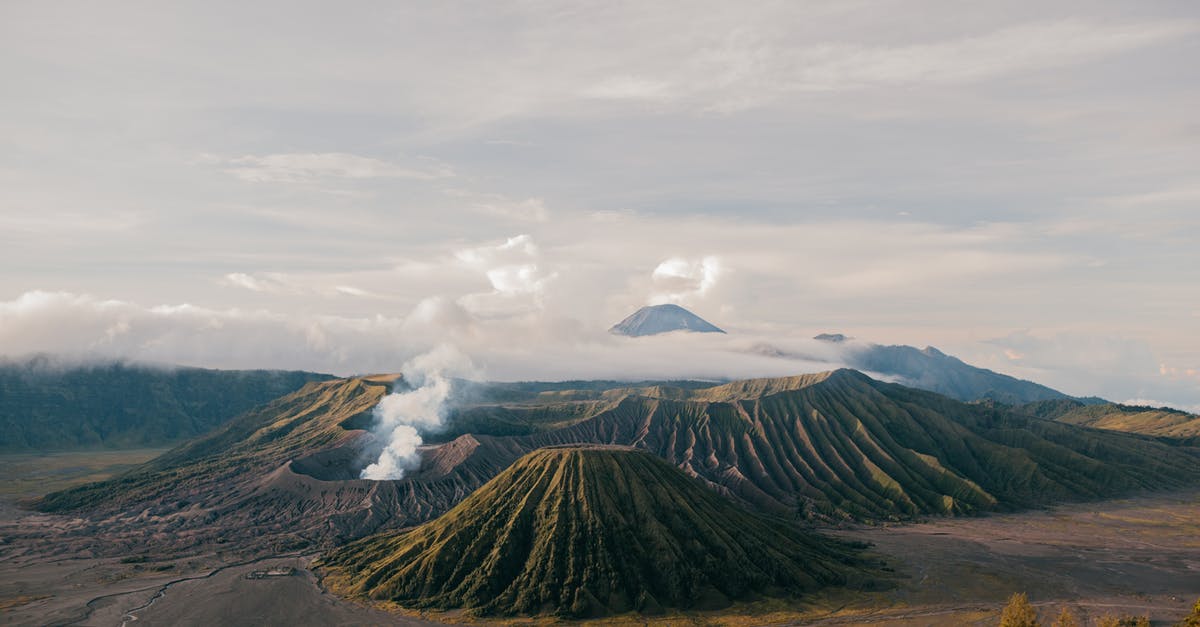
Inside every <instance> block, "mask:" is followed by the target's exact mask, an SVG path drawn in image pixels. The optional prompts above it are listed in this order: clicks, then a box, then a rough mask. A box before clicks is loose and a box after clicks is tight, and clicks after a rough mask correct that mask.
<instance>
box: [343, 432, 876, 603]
mask: <svg viewBox="0 0 1200 627" xmlns="http://www.w3.org/2000/svg"><path fill="white" fill-rule="evenodd" d="M857 562H858V560H857V558H856V557H855V550H854V549H853V548H852V547H850V546H848V545H846V544H845V543H842V542H839V541H835V540H831V539H827V538H824V537H822V536H818V535H815V534H813V533H810V532H806V531H802V530H799V529H797V528H795V527H792V526H790V525H788V524H785V523H782V522H779V521H777V520H774V519H771V518H766V517H763V516H760V515H757V514H752V513H749V512H747V511H745V510H743V509H742V508H740V507H738V506H737V505H735V504H734V503H732V502H730V501H728V500H726V499H724V498H722V497H720V496H718V495H716V494H715V493H713V492H712V491H710V490H707V489H705V488H704V486H703V484H701V483H700V482H698V481H696V480H695V479H692V478H690V477H688V476H686V475H684V474H683V473H682V472H680V470H679V469H678V468H675V467H673V466H671V465H670V464H667V463H666V462H664V461H662V460H661V459H659V458H657V457H655V456H652V455H649V454H646V453H644V452H640V451H635V450H632V449H613V448H594V447H585V448H580V447H570V448H547V449H542V450H539V451H536V452H534V453H530V454H529V455H526V456H525V457H523V458H521V459H520V460H518V461H517V462H516V463H515V464H513V465H512V467H511V468H509V469H508V470H506V471H504V472H503V473H501V474H500V475H499V476H497V477H495V478H494V479H492V480H491V481H490V482H488V483H487V484H486V485H484V486H483V487H482V488H480V489H479V490H477V491H475V493H474V494H472V495H471V496H470V497H468V498H467V499H466V500H465V501H463V502H462V503H460V504H459V505H458V506H456V507H455V508H453V509H452V510H450V511H449V512H448V513H446V514H445V515H444V516H442V517H441V518H438V519H437V520H435V521H433V522H430V523H427V524H426V525H424V526H422V527H419V528H417V529H415V530H411V531H404V532H390V533H385V534H381V535H377V536H371V537H368V538H366V539H363V540H360V541H358V542H355V543H353V544H350V545H348V546H346V547H344V548H342V549H338V550H336V551H334V552H332V553H331V554H329V555H328V556H327V557H325V558H324V560H323V562H322V564H321V566H322V568H324V569H325V571H326V572H327V573H329V576H328V577H327V579H326V581H327V583H328V584H330V585H331V586H333V587H334V589H336V590H338V591H340V592H342V593H345V594H353V595H361V596H365V597H368V598H371V599H375V600H381V601H382V600H386V601H395V602H397V603H400V604H401V605H404V606H408V607H415V608H438V609H450V608H468V609H471V610H474V611H475V612H477V613H479V614H484V615H492V614H500V615H511V614H543V613H546V614H556V615H560V616H570V617H584V616H599V615H606V614H612V613H623V612H628V611H637V612H641V613H650V614H653V613H659V612H662V611H663V610H665V609H667V608H701V609H703V608H717V607H723V606H726V605H728V604H729V603H730V601H731V600H734V599H743V598H748V597H751V596H753V595H756V594H766V595H775V596H795V595H798V594H801V593H803V592H805V591H810V590H814V589H817V588H819V587H822V586H827V585H834V584H844V583H847V582H848V581H851V580H862V579H863V571H862V570H861V568H860V566H859V565H858V564H857Z"/></svg>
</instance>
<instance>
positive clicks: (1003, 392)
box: [818, 336, 1102, 405]
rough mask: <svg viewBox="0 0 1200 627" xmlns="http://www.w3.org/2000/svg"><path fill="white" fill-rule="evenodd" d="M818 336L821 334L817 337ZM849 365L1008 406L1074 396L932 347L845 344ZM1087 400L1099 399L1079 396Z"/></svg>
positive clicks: (968, 398)
mask: <svg viewBox="0 0 1200 627" xmlns="http://www.w3.org/2000/svg"><path fill="white" fill-rule="evenodd" d="M818 337H819V336H818ZM844 346H845V349H844V359H845V360H846V365H848V366H850V367H851V368H856V369H858V370H865V371H868V372H875V373H879V374H882V375H887V376H890V377H896V378H897V379H898V380H899V381H898V382H899V383H903V384H904V385H907V386H910V387H915V388H919V389H922V390H929V391H931V392H937V393H938V394H944V395H946V396H949V397H951V398H956V399H958V400H960V401H976V400H984V399H990V400H994V401H997V402H1000V403H1005V404H1008V405H1017V404H1021V403H1030V402H1034V401H1044V400H1066V399H1071V398H1072V397H1071V396H1068V395H1067V394H1064V393H1062V392H1059V391H1058V390H1055V389H1052V388H1048V387H1046V386H1044V385H1041V384H1038V383H1034V382H1032V381H1026V380H1024V379H1018V378H1016V377H1010V376H1008V375H1006V374H1000V373H999V372H994V371H992V370H988V369H986V368H979V367H976V366H972V365H970V364H968V363H965V362H963V361H962V360H961V359H958V358H957V357H952V356H950V355H947V354H945V353H943V352H942V351H939V350H938V349H936V348H934V347H932V346H926V347H925V348H923V349H918V348H913V347H912V346H884V345H880V344H853V343H847V344H844ZM1077 400H1080V401H1081V402H1084V403H1096V402H1102V401H1100V399H1092V398H1088V399H1077Z"/></svg>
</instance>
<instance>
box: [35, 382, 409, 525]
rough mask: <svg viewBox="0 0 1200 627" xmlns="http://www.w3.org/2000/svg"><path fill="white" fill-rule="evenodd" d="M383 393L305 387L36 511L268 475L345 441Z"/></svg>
mask: <svg viewBox="0 0 1200 627" xmlns="http://www.w3.org/2000/svg"><path fill="white" fill-rule="evenodd" d="M386 393H387V385H386V384H384V383H381V382H372V381H369V380H366V379H349V380H334V381H324V382H318V383H310V384H308V385H306V386H305V387H304V388H302V389H301V390H299V391H297V392H295V393H293V394H290V395H288V396H285V397H283V398H280V399H277V400H276V401H274V402H272V403H270V404H268V405H265V406H263V407H260V408H257V409H255V410H254V411H251V412H248V413H246V414H243V415H241V416H239V417H238V418H236V419H234V420H232V421H230V422H228V423H227V424H226V425H225V426H224V427H222V428H220V429H218V430H217V431H215V432H213V433H210V434H209V435H206V436H204V437H201V438H199V439H196V440H193V441H191V442H188V443H186V444H183V445H182V446H179V447H177V448H174V449H172V450H170V451H168V452H166V453H164V454H163V455H162V456H160V457H158V458H156V459H153V460H151V461H150V462H147V463H146V464H144V465H142V466H139V467H137V468H134V469H133V470H131V471H129V472H127V473H125V474H123V475H120V476H118V477H115V478H113V479H110V480H108V481H103V482H99V483H93V484H88V485H84V486H79V487H76V488H72V489H69V490H65V491H62V492H55V493H52V494H49V495H46V496H45V497H43V498H42V499H41V501H40V503H39V508H40V509H42V510H44V511H63V510H70V509H77V508H80V507H95V506H97V505H100V504H104V505H107V506H117V505H120V504H122V503H133V502H144V501H147V500H149V499H153V498H155V497H157V496H159V495H160V494H163V493H166V492H169V491H179V490H181V489H183V488H186V487H187V486H188V485H190V484H194V485H197V486H217V485H220V484H221V483H222V482H223V481H224V480H226V479H229V480H232V479H234V478H237V477H241V476H245V475H247V474H253V473H259V474H261V473H266V472H269V471H271V470H273V469H274V468H275V467H277V466H279V465H280V464H282V463H284V462H285V461H287V460H289V459H293V458H295V457H299V456H301V455H303V454H304V453H306V452H309V451H312V450H315V449H317V448H320V447H323V446H328V445H330V444H332V443H335V442H336V441H337V440H339V439H340V438H344V437H346V435H347V432H346V431H345V430H343V429H342V428H341V427H340V425H341V423H343V422H346V421H348V420H351V419H354V418H356V417H357V416H359V415H361V414H362V413H363V412H366V411H369V410H370V409H371V408H372V407H374V406H375V405H376V404H378V403H379V400H380V399H381V398H383V396H384V395H385V394H386Z"/></svg>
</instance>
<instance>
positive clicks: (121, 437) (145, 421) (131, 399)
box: [0, 355, 333, 451]
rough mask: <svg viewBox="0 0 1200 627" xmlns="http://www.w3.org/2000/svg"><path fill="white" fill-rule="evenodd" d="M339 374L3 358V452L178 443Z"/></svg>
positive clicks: (0, 440) (0, 399) (0, 430)
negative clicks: (306, 385)
mask: <svg viewBox="0 0 1200 627" xmlns="http://www.w3.org/2000/svg"><path fill="white" fill-rule="evenodd" d="M331 378H333V377H330V376H329V375H321V374H314V373H310V372H299V371H272V370H208V369H204V368H184V367H175V366H172V367H165V366H154V365H145V364H136V363H122V362H107V363H106V362H91V363H81V364H70V365H64V364H60V363H58V362H57V361H56V360H54V359H53V358H51V357H48V356H45V355H39V356H36V357H32V358H28V359H21V360H6V359H0V451H23V450H31V449H41V450H66V449H93V448H136V447H146V446H161V445H163V444H170V443H178V442H181V441H183V440H186V439H188V438H192V437H196V436H197V435H200V434H203V433H206V432H208V431H210V430H212V429H213V428H215V427H217V426H218V425H220V424H222V423H224V422H226V421H228V420H230V419H232V418H234V417H235V416H238V415H241V414H243V413H245V412H246V411H248V410H250V409H252V408H254V407H256V406H258V405H261V404H263V403H268V402H270V401H272V400H274V399H276V398H279V397H280V396H283V395H285V394H289V393H291V392H295V391H296V390H298V389H300V388H301V387H302V386H303V385H304V384H306V383H309V382H311V381H323V380H328V379H331Z"/></svg>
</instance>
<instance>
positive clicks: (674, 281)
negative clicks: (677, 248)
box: [650, 255, 723, 305]
mask: <svg viewBox="0 0 1200 627" xmlns="http://www.w3.org/2000/svg"><path fill="white" fill-rule="evenodd" d="M722 272H723V270H722V267H721V260H720V259H719V258H717V257H716V256H713V255H709V256H706V257H703V258H700V259H685V258H683V257H671V258H670V259H666V260H664V261H663V262H662V263H660V264H658V266H656V267H655V268H654V272H652V273H650V279H651V281H652V283H653V285H654V289H655V293H654V294H652V295H651V297H650V304H652V305H657V304H661V303H684V302H687V301H688V300H690V299H691V298H693V297H702V296H704V295H705V294H707V293H708V291H709V290H711V289H712V288H713V286H715V285H716V284H717V281H718V280H719V279H720V278H721V275H722Z"/></svg>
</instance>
